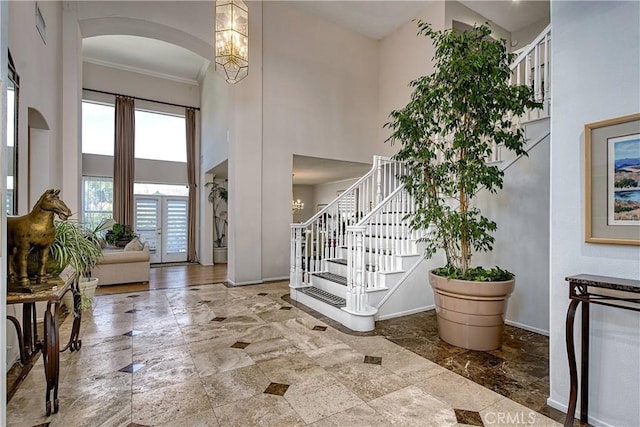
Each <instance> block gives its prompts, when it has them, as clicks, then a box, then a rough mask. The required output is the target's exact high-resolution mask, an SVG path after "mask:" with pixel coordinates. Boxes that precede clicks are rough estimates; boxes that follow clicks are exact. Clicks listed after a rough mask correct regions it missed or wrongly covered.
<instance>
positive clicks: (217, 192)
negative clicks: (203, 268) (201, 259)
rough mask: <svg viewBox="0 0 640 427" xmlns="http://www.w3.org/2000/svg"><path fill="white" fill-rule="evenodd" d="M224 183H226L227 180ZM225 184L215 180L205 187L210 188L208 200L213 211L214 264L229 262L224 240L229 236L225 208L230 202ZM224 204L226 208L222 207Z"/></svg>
mask: <svg viewBox="0 0 640 427" xmlns="http://www.w3.org/2000/svg"><path fill="white" fill-rule="evenodd" d="M224 183H226V180H225V181H224ZM224 183H223V182H220V181H215V180H214V181H210V182H207V183H206V184H205V187H206V188H209V195H208V197H207V199H208V200H209V203H211V207H212V211H213V232H214V235H213V241H214V247H213V263H214V264H218V263H225V262H227V247H226V246H224V244H225V240H224V238H225V236H226V235H227V211H226V210H224V207H226V206H227V202H228V200H229V191H228V190H227V187H226V186H225V185H224ZM222 202H224V206H222Z"/></svg>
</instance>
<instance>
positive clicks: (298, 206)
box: [291, 199, 304, 214]
mask: <svg viewBox="0 0 640 427" xmlns="http://www.w3.org/2000/svg"><path fill="white" fill-rule="evenodd" d="M303 209H304V203H302V202H301V201H300V199H298V200H296V201H293V200H292V201H291V213H293V214H297V213H298V212H300V211H301V210H303Z"/></svg>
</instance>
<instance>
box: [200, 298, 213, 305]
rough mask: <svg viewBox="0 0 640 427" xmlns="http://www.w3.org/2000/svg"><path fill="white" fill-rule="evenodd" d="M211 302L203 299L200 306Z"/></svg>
mask: <svg viewBox="0 0 640 427" xmlns="http://www.w3.org/2000/svg"><path fill="white" fill-rule="evenodd" d="M210 302H211V301H210V300H208V299H203V300H202V301H200V304H209V303H210Z"/></svg>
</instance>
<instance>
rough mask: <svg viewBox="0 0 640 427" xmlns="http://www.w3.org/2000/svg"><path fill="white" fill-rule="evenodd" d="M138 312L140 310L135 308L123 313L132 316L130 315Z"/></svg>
mask: <svg viewBox="0 0 640 427" xmlns="http://www.w3.org/2000/svg"><path fill="white" fill-rule="evenodd" d="M139 311H140V310H138V309H137V308H134V309H132V310H129V311H125V313H128V314H132V313H137V312H139Z"/></svg>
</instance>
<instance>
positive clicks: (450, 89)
mask: <svg viewBox="0 0 640 427" xmlns="http://www.w3.org/2000/svg"><path fill="white" fill-rule="evenodd" d="M418 28H419V32H418V34H420V35H426V36H429V37H430V38H431V40H432V42H433V44H434V47H435V57H434V60H435V68H436V71H435V72H434V73H433V74H431V75H430V76H424V77H420V78H418V79H417V80H414V81H412V82H411V83H410V86H411V87H412V88H413V93H412V95H411V100H410V102H409V103H408V104H407V105H406V106H405V107H404V108H403V109H400V110H396V111H393V112H392V113H391V115H390V121H389V123H387V124H386V125H385V126H386V127H388V128H390V129H391V131H392V134H391V136H390V137H389V139H388V141H390V142H392V143H393V142H399V143H400V144H401V148H400V150H399V151H398V153H397V154H396V155H395V159H397V160H400V161H403V162H405V164H406V166H407V168H408V173H407V174H406V175H404V176H402V177H401V178H400V179H401V180H402V182H403V183H404V185H405V187H406V189H407V191H408V192H409V193H410V194H411V195H413V196H414V197H415V200H416V204H417V208H416V212H415V213H414V214H412V215H411V216H410V217H409V220H410V226H411V227H412V228H413V229H427V228H429V227H431V230H432V232H431V233H430V236H429V237H427V238H425V239H424V242H425V244H426V250H425V256H427V257H431V256H433V255H434V254H435V253H436V252H437V251H438V250H440V249H442V250H443V251H444V254H445V256H446V265H445V266H444V267H442V268H436V269H434V270H432V271H431V272H430V273H429V279H430V283H431V286H432V288H433V291H434V296H435V300H436V312H437V321H438V331H439V334H440V337H441V338H442V339H443V340H444V341H446V342H448V343H450V344H453V345H456V346H460V347H464V348H469V349H473V350H492V349H496V348H499V347H500V346H501V338H502V330H503V324H504V313H505V311H506V300H507V298H508V296H509V294H510V293H511V292H512V291H513V288H514V283H515V279H514V275H513V274H512V273H510V272H508V271H506V270H503V269H501V268H498V267H496V268H491V269H484V268H482V267H472V264H471V256H472V254H473V252H474V251H490V250H492V248H493V243H494V238H493V236H492V232H494V231H495V230H496V223H495V222H494V221H491V220H490V219H489V218H486V217H484V216H483V215H482V214H481V212H480V210H479V209H478V208H477V207H476V206H475V205H474V197H475V196H476V194H477V192H478V191H480V190H482V189H485V190H488V191H489V192H491V193H494V192H496V191H497V189H499V188H502V183H503V175H504V173H503V171H502V170H500V169H499V168H498V167H497V166H496V165H491V164H489V163H488V162H489V159H490V156H491V154H492V150H493V149H494V147H495V146H498V145H499V146H503V147H505V148H506V149H508V150H511V151H513V152H515V153H516V154H518V155H524V154H526V152H525V150H524V148H525V137H524V132H523V130H522V129H520V128H517V127H514V126H513V123H512V117H517V116H520V115H522V114H523V113H524V111H525V110H526V109H531V108H540V107H541V104H539V103H536V102H535V101H534V98H533V91H532V89H531V88H529V87H526V86H515V85H510V84H509V75H510V68H509V65H510V63H511V61H512V60H513V59H514V56H515V55H512V54H509V53H508V52H507V51H506V48H505V44H504V41H497V40H493V39H491V38H490V34H491V30H490V29H489V28H488V27H487V26H480V27H474V28H473V30H470V31H468V32H465V33H458V32H454V31H453V30H446V31H434V30H433V29H432V28H431V27H430V25H429V24H427V23H425V22H422V21H419V22H418Z"/></svg>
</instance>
